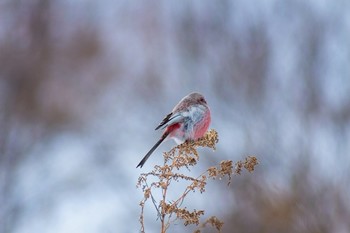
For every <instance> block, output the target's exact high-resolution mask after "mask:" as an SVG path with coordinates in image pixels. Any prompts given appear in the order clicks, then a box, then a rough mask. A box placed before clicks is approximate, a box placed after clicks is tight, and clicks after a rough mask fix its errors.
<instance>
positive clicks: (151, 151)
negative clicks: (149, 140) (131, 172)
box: [136, 132, 169, 168]
mask: <svg viewBox="0 0 350 233" xmlns="http://www.w3.org/2000/svg"><path fill="white" fill-rule="evenodd" d="M168 135H169V133H167V132H165V133H164V134H163V135H162V137H161V138H160V139H159V141H158V142H157V143H156V144H154V146H153V147H152V148H151V150H150V151H148V153H147V154H146V155H145V157H143V159H142V160H141V162H140V163H139V164H138V165H137V166H136V168H138V167H141V168H142V166H143V165H144V164H145V162H146V161H147V159H148V158H149V157H150V156H151V154H152V153H153V151H154V150H155V149H157V147H158V146H159V145H160V144H161V143H162V142H163V141H164V139H165V138H166V137H167V136H168Z"/></svg>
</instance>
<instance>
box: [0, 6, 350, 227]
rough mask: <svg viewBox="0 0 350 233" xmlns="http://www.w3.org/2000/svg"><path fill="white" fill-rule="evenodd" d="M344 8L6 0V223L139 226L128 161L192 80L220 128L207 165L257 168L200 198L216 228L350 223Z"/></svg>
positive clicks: (0, 117)
mask: <svg viewBox="0 0 350 233" xmlns="http://www.w3.org/2000/svg"><path fill="white" fill-rule="evenodd" d="M349 15H350V4H349V2H348V1H342V0H340V1H337V2H334V1H318V0H313V1H308V2H305V1H289V0H287V1H257V2H255V3H251V2H248V1H243V0H234V1H220V2H215V1H199V0H197V1H190V2H182V3H180V2H178V1H166V2H159V1H147V2H142V1H116V2H112V1H108V2H98V1H68V0H51V1H47V0H30V1H24V0H4V1H2V2H1V3H0V232H101V231H102V232H115V229H118V231H120V232H126V231H136V230H137V229H138V206H137V203H138V200H139V199H140V196H137V192H135V187H134V184H135V181H136V178H137V176H138V172H139V171H135V169H134V167H135V165H136V163H137V161H138V160H139V159H140V158H141V157H142V155H143V153H144V152H145V151H146V150H147V149H148V148H147V147H148V146H150V145H152V143H154V141H155V140H156V138H157V136H159V135H158V134H157V132H154V131H153V129H154V127H153V126H155V125H156V124H157V123H158V121H160V120H161V119H162V117H163V115H165V114H166V113H167V112H168V111H170V110H171V107H172V106H173V105H174V104H175V103H176V102H177V101H178V100H179V99H180V98H181V97H182V96H184V95H186V94H188V93H189V92H191V91H193V90H196V91H200V92H202V93H203V94H204V95H205V96H206V99H207V100H208V103H209V105H210V107H211V110H212V115H213V120H212V122H213V123H212V124H213V128H215V129H216V130H218V133H219V135H220V143H219V144H218V146H217V149H218V150H217V155H218V156H220V158H215V157H208V159H207V160H202V161H200V162H203V163H206V162H207V163H211V162H212V161H211V160H214V159H215V160H218V161H221V160H224V159H230V160H231V159H232V160H239V159H241V158H242V157H244V155H248V154H254V155H256V156H257V158H258V160H259V162H260V165H259V166H258V168H257V169H256V171H255V172H254V173H253V174H252V175H251V176H249V177H246V178H244V176H240V177H237V178H236V179H233V182H232V186H230V187H226V186H224V187H220V189H222V192H221V193H220V197H209V200H213V198H216V199H215V200H222V202H221V201H217V202H216V203H215V205H214V204H213V206H212V208H213V209H219V210H222V215H220V216H219V217H220V218H221V219H222V218H224V219H226V221H225V225H224V232H232V229H234V230H235V232H349V231H350V226H349V221H348V220H349V219H350V213H349V212H350V206H349V203H350V199H349V197H350V190H349V185H348V184H349V183H350V169H349V168H350V159H349V151H350V97H349V93H350V78H349V77H350V68H349V62H350V46H349V41H350V18H349ZM165 144H167V143H165ZM171 145H173V144H172V143H170V142H169V143H168V146H171ZM166 146H167V145H164V147H166ZM164 147H163V148H164ZM163 148H160V149H159V150H162V149H163ZM160 152H161V151H158V153H159V154H161V153H160ZM203 153H204V154H205V152H203ZM152 159H154V160H153V161H150V162H149V163H150V165H149V166H151V164H152V162H154V161H155V160H156V159H158V158H157V156H154V158H152ZM159 159H161V158H159ZM145 169H147V167H145ZM213 195H215V194H213ZM207 201H208V199H204V200H194V201H193V205H199V206H198V207H196V206H194V208H198V209H200V204H201V202H202V203H204V202H207ZM213 212H215V213H217V211H214V210H213ZM146 213H147V212H146ZM146 215H147V214H146ZM130 219H134V222H130ZM126 221H128V222H130V225H129V226H125V222H126ZM146 221H154V219H152V218H150V219H148V218H146ZM155 224H158V223H157V222H156V223H155ZM155 229H157V228H155ZM182 230H183V229H179V232H182Z"/></svg>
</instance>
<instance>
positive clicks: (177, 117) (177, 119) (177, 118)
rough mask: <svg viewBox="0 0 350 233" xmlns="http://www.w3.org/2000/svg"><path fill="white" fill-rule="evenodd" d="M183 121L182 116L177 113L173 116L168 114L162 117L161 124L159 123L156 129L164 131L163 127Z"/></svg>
mask: <svg viewBox="0 0 350 233" xmlns="http://www.w3.org/2000/svg"><path fill="white" fill-rule="evenodd" d="M182 119H183V116H182V115H181V114H179V113H176V114H173V113H172V112H171V113H169V114H168V115H166V116H165V117H164V119H163V120H162V122H160V124H159V125H158V126H157V128H156V130H157V129H160V128H161V129H164V128H165V127H167V126H169V125H172V124H175V123H178V122H180V121H181V120H182Z"/></svg>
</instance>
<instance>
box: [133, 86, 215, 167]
mask: <svg viewBox="0 0 350 233" xmlns="http://www.w3.org/2000/svg"><path fill="white" fill-rule="evenodd" d="M210 121H211V117H210V109H209V107H208V105H207V102H206V101H205V99H204V97H203V95H201V94H199V93H196V92H194V93H191V94H189V95H187V96H185V97H184V98H183V99H182V100H181V101H180V102H179V103H178V104H177V105H176V106H175V107H174V109H173V111H171V113H169V114H168V115H167V116H166V117H165V118H164V119H163V120H162V122H160V124H159V125H158V126H157V128H156V130H157V129H165V130H164V132H163V134H162V136H161V137H160V139H159V141H158V142H157V143H156V144H155V145H154V146H153V147H152V148H151V150H150V151H149V152H148V153H147V154H146V155H145V157H143V159H142V160H141V162H140V163H139V164H138V165H137V167H136V168H138V167H142V166H143V165H144V164H145V162H146V161H147V159H148V158H149V157H150V156H151V154H152V153H153V151H154V150H155V149H157V147H158V146H159V145H160V144H161V143H162V142H163V141H164V140H165V139H166V138H171V139H174V140H175V142H176V143H177V144H181V143H183V142H185V141H187V140H197V139H199V138H201V137H203V135H204V134H205V132H206V131H207V130H208V127H209V125H210Z"/></svg>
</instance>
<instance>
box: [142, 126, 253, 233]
mask: <svg viewBox="0 0 350 233" xmlns="http://www.w3.org/2000/svg"><path fill="white" fill-rule="evenodd" d="M218 141H219V139H218V133H217V132H216V131H215V130H213V129H212V130H210V131H208V132H207V133H206V134H205V135H204V136H203V137H202V138H201V139H199V140H197V141H189V142H185V143H183V144H181V145H178V146H176V147H174V148H173V149H171V150H170V151H169V152H165V153H164V164H163V165H162V166H159V165H156V166H154V169H153V170H152V171H151V172H148V173H142V174H141V175H140V177H139V179H138V182H137V187H139V188H141V189H142V191H143V194H144V197H143V199H142V200H141V202H140V206H141V214H140V219H139V220H140V223H141V232H145V224H144V208H145V203H146V202H147V201H148V200H149V199H151V200H152V202H153V204H154V206H155V208H156V210H157V212H158V218H159V219H160V222H161V233H165V232H166V231H167V230H168V229H169V227H170V226H171V224H172V223H174V222H175V221H176V220H179V219H180V220H182V221H183V222H184V225H185V226H187V225H190V224H195V225H196V226H198V228H197V229H196V230H195V232H196V233H199V232H200V229H202V228H204V227H206V226H207V225H211V226H212V227H214V228H216V230H217V231H218V232H221V229H222V226H223V224H224V223H223V222H222V221H220V220H219V219H218V218H217V217H215V216H212V217H209V218H208V219H206V220H205V221H204V222H202V223H200V219H201V217H202V216H203V215H204V210H192V211H190V210H188V209H187V207H183V203H184V200H185V198H186V197H187V196H188V194H189V193H190V192H191V191H192V192H196V191H197V192H198V191H199V193H203V192H205V188H206V185H207V180H208V179H216V178H222V177H227V178H228V184H230V182H231V178H232V175H235V174H241V172H242V169H243V168H245V169H246V170H248V171H249V172H252V171H254V167H255V166H256V165H257V164H258V160H257V159H256V157H254V156H248V157H247V158H246V159H245V161H238V162H236V163H235V167H233V162H232V161H231V160H224V161H221V162H220V164H219V165H217V166H213V167H210V168H208V169H207V170H205V171H204V172H203V173H202V174H200V175H199V176H197V177H192V176H188V175H185V174H183V172H181V171H183V169H184V168H185V169H187V171H190V167H192V166H195V165H196V164H197V161H198V160H199V154H198V152H197V148H198V147H209V148H212V149H213V150H215V145H216V143H218ZM151 179H152V180H155V181H154V182H152V183H150V182H149V180H151ZM172 181H177V182H179V181H182V182H185V183H186V184H187V185H186V188H185V190H184V191H183V192H182V193H181V195H180V196H179V197H178V198H177V199H176V200H173V201H167V199H168V197H167V195H168V194H169V192H170V185H171V183H172ZM157 190H160V192H161V200H159V201H157V200H156V199H155V197H154V196H155V195H153V194H154V193H155V192H156V191H157Z"/></svg>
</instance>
